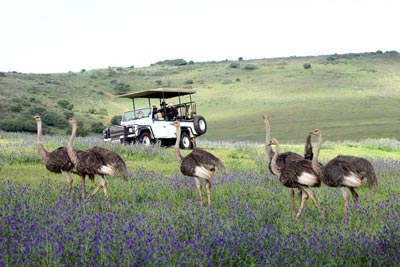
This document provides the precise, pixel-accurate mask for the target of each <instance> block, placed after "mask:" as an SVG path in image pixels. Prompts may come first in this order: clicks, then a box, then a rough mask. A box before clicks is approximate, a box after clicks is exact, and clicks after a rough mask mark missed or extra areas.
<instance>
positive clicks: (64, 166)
mask: <svg viewBox="0 0 400 267" xmlns="http://www.w3.org/2000/svg"><path fill="white" fill-rule="evenodd" d="M33 118H34V120H35V121H36V126H37V146H38V152H39V155H40V158H41V159H42V162H43V164H44V166H45V167H46V169H47V170H49V171H51V172H53V173H62V174H63V175H64V176H65V177H66V178H67V180H68V186H69V195H71V193H72V182H73V178H72V176H71V174H70V173H71V172H74V170H73V169H74V164H73V163H72V161H71V160H70V159H69V157H68V153H67V148H66V147H59V148H57V149H56V150H54V151H51V152H49V151H47V150H46V149H45V148H44V146H43V143H42V140H41V138H42V120H41V118H40V116H39V115H35V116H34V117H33Z"/></svg>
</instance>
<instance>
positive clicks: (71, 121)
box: [69, 117, 78, 124]
mask: <svg viewBox="0 0 400 267" xmlns="http://www.w3.org/2000/svg"><path fill="white" fill-rule="evenodd" d="M77 122H78V120H77V119H76V118H75V117H72V118H70V119H69V123H71V124H76V123H77Z"/></svg>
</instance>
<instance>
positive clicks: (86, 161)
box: [67, 118, 128, 201]
mask: <svg viewBox="0 0 400 267" xmlns="http://www.w3.org/2000/svg"><path fill="white" fill-rule="evenodd" d="M69 122H70V123H71V125H72V132H71V136H70V138H69V140H68V145H67V153H68V156H69V158H70V159H71V161H72V163H73V164H74V166H75V171H76V172H77V173H78V174H79V175H80V176H81V177H82V180H83V183H82V185H83V190H85V183H84V177H85V176H86V175H88V176H89V178H90V179H91V180H92V181H93V180H94V177H95V175H98V176H99V178H100V184H99V185H98V186H97V187H96V188H95V189H94V191H93V192H92V193H91V194H90V195H89V196H88V198H90V197H92V196H94V195H95V194H96V193H97V192H98V191H99V190H100V189H101V188H103V190H104V195H105V197H106V200H107V201H108V200H109V195H108V187H107V181H106V180H105V178H104V175H111V176H114V174H115V171H116V170H118V171H119V172H120V173H121V175H122V177H123V178H124V181H127V180H128V175H127V170H126V164H125V162H124V161H123V159H122V158H121V157H120V156H119V155H118V154H117V153H115V152H113V151H110V150H107V149H105V148H101V147H93V148H91V149H88V150H84V151H81V152H80V153H77V151H76V150H74V149H73V147H72V143H73V141H74V139H75V136H76V129H77V120H76V118H71V119H69Z"/></svg>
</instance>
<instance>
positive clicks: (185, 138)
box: [180, 132, 193, 149]
mask: <svg viewBox="0 0 400 267" xmlns="http://www.w3.org/2000/svg"><path fill="white" fill-rule="evenodd" d="M180 145H181V148H182V149H192V148H193V144H192V142H191V141H190V136H189V134H188V133H187V132H183V133H182V134H181V144H180Z"/></svg>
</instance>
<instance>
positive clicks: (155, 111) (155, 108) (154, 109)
mask: <svg viewBox="0 0 400 267" xmlns="http://www.w3.org/2000/svg"><path fill="white" fill-rule="evenodd" d="M157 113H158V109H157V106H156V105H153V119H155V120H157V119H158V116H157Z"/></svg>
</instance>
